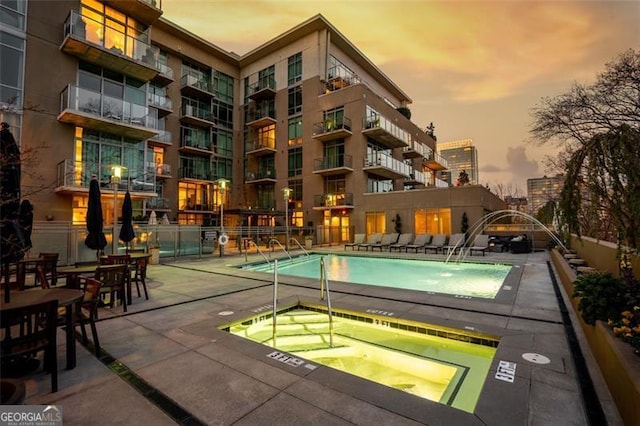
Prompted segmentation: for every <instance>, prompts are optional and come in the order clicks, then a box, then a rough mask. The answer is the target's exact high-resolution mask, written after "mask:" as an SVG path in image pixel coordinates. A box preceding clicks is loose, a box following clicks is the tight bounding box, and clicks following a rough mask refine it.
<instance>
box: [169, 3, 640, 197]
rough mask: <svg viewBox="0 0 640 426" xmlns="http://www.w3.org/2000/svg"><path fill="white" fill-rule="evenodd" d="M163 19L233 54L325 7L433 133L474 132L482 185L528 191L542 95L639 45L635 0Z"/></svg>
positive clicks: (219, 7)
mask: <svg viewBox="0 0 640 426" xmlns="http://www.w3.org/2000/svg"><path fill="white" fill-rule="evenodd" d="M162 9H163V10H164V14H163V16H164V17H165V18H167V19H169V20H170V21H173V22H175V23H176V24H178V25H180V26H182V27H184V28H186V29H187V30H189V31H191V32H192V33H195V34H196V35H198V36H200V37H202V38H204V39H205V40H207V41H209V42H211V43H213V44H215V45H217V46H218V47H220V48H222V49H224V50H227V51H233V52H236V53H238V54H240V55H242V54H244V53H247V52H249V51H250V50H253V49H254V48H256V47H258V46H260V45H261V44H263V43H265V42H267V41H269V40H271V39H272V38H274V37H276V36H278V35H280V34H282V33H283V32H285V31H288V30H289V29H291V28H292V27H294V26H296V25H298V24H300V23H302V22H303V21H305V20H307V19H309V18H311V17H312V16H314V15H316V14H318V13H321V14H322V15H323V16H324V17H325V18H326V19H327V20H328V21H329V22H331V23H332V24H333V26H335V27H336V28H337V29H338V31H340V32H341V33H342V34H343V35H344V36H345V37H346V38H347V39H349V40H350V41H351V42H352V43H353V44H354V45H355V46H356V47H357V48H358V49H359V50H360V51H361V52H362V53H364V55H366V56H367V57H368V58H369V59H370V60H371V61H373V62H374V63H375V64H376V65H377V66H378V67H379V68H380V69H381V70H382V71H383V72H384V73H385V74H386V75H387V76H388V77H389V78H391V79H392V80H393V81H394V82H396V83H397V84H398V85H399V86H400V88H402V89H403V90H404V92H405V93H407V94H408V95H409V97H410V98H411V99H412V100H413V103H412V104H411V105H410V106H409V107H410V109H411V111H412V118H411V120H412V121H413V122H414V123H416V124H417V125H418V126H419V127H421V128H425V127H427V126H428V125H429V123H431V122H433V124H434V126H435V134H436V136H437V138H438V141H441V142H445V141H451V140H459V139H467V138H471V139H473V143H474V145H475V146H476V147H477V149H478V163H479V169H480V171H479V177H480V183H482V184H489V185H490V186H491V187H494V186H495V185H496V184H502V185H505V186H509V187H511V188H512V190H515V189H516V188H517V189H520V194H519V195H525V194H526V179H527V178H530V177H540V176H542V175H544V174H545V173H547V172H548V170H546V167H545V161H544V160H545V157H546V156H547V155H552V156H553V155H554V154H555V153H556V152H557V147H554V146H553V145H545V146H542V147H540V146H538V145H536V144H535V143H533V142H534V141H532V140H531V136H530V135H529V128H530V127H531V110H532V108H533V107H535V106H539V105H540V100H541V99H542V98H544V97H553V96H556V95H560V94H562V93H565V92H567V91H568V90H569V89H570V87H571V84H572V83H573V82H578V83H582V84H590V83H592V82H593V80H594V78H595V77H596V75H597V74H598V73H600V72H602V71H604V66H605V64H606V63H607V62H610V61H612V60H613V59H615V58H616V57H617V56H618V55H619V54H620V53H622V52H623V51H625V50H627V49H630V48H633V49H636V50H637V49H639V48H640V24H639V22H640V19H639V18H640V1H569V0H566V1H563V0H556V1H551V2H547V1H519V0H511V1H491V2H489V1H482V0H473V1H451V0H450V1H428V0H415V1H407V0H368V1H355V0H353V1H335V0H324V1H321V2H320V1H305V0H295V1H293V0H291V1H284V0H262V1H248V0H240V1H238V0H235V1H226V0H224V1H223V0H162Z"/></svg>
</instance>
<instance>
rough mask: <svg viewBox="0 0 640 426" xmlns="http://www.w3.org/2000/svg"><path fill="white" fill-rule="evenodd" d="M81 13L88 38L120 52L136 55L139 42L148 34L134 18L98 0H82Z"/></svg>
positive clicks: (131, 55) (144, 39)
mask: <svg viewBox="0 0 640 426" xmlns="http://www.w3.org/2000/svg"><path fill="white" fill-rule="evenodd" d="M80 13H81V14H82V16H83V18H85V19H83V21H84V22H85V25H86V39H87V40H88V41H90V42H92V43H95V44H98V45H100V46H103V47H105V48H106V49H111V50H113V51H114V52H117V53H119V54H126V55H127V56H129V57H134V53H136V52H135V51H134V50H135V49H136V48H138V47H139V46H138V43H139V42H146V41H147V40H148V34H147V33H145V32H144V31H143V29H144V28H143V27H142V25H141V24H140V23H138V22H137V21H136V20H134V19H133V18H131V17H129V16H127V15H125V14H123V13H122V12H119V11H117V10H115V9H113V8H111V7H109V6H106V5H103V4H102V3H100V2H98V1H96V0H82V1H81V8H80Z"/></svg>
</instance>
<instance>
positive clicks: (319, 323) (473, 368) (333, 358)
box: [221, 305, 498, 412]
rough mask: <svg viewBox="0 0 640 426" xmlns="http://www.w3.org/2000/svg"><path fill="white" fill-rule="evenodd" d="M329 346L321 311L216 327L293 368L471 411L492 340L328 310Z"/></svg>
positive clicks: (298, 309) (299, 310) (296, 310)
mask: <svg viewBox="0 0 640 426" xmlns="http://www.w3.org/2000/svg"><path fill="white" fill-rule="evenodd" d="M333 314H334V316H333V318H334V319H333V346H331V345H330V342H331V340H332V339H331V338H330V336H329V322H328V315H327V313H326V310H324V309H323V308H322V307H318V306H305V305H296V306H294V307H290V308H287V309H285V310H284V311H280V312H279V313H278V316H277V321H276V323H277V327H276V328H277V331H276V339H275V345H274V340H273V330H272V325H273V322H272V316H271V315H268V314H267V315H261V316H256V317H252V318H248V319H244V320H242V321H239V322H235V323H233V324H230V325H225V326H222V327H221V328H222V329H224V330H225V331H228V332H230V333H232V334H234V335H237V336H241V337H243V338H246V339H250V340H252V341H254V342H258V343H262V344H264V345H267V346H270V347H273V348H274V349H278V350H279V351H286V352H287V354H290V355H286V354H282V353H280V352H277V351H276V352H273V353H271V354H269V357H271V358H274V359H277V360H281V361H282V360H285V361H286V363H288V364H289V365H295V366H300V365H301V364H300V363H297V361H300V362H302V360H300V359H298V358H297V357H299V358H302V359H304V360H309V361H312V362H315V363H317V364H321V365H325V366H327V367H331V368H334V369H337V370H340V371H343V372H346V373H349V374H352V375H355V376H358V377H362V378H365V379H368V380H371V381H374V382H376V383H380V384H383V385H385V386H388V387H392V388H395V389H398V390H401V391H403V392H407V393H410V394H412V395H415V396H418V397H421V398H426V399H429V400H431V401H435V402H438V403H441V404H445V405H449V406H452V407H454V408H458V409H461V410H464V411H467V412H473V410H474V408H475V405H476V403H477V400H478V397H479V395H480V392H481V390H482V386H483V384H484V381H485V379H486V376H487V373H488V371H489V367H490V365H491V362H492V359H493V357H494V355H495V352H496V350H497V349H496V348H497V345H498V340H497V338H496V337H495V336H485V335H478V334H476V335H473V334H472V333H468V332H466V331H462V330H454V329H448V328H443V327H437V326H433V325H429V324H423V323H416V322H410V321H403V320H400V319H398V318H393V319H390V318H376V317H372V316H367V315H364V314H363V313H356V312H349V311H339V310H338V311H336V310H334V312H333Z"/></svg>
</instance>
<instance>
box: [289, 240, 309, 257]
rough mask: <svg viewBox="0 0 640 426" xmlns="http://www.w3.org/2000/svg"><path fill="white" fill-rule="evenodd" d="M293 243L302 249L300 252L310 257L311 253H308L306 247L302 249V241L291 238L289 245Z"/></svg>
mask: <svg viewBox="0 0 640 426" xmlns="http://www.w3.org/2000/svg"><path fill="white" fill-rule="evenodd" d="M292 241H295V243H296V244H297V246H298V247H300V250H302V251H303V252H304V254H306V255H307V256H310V254H309V252H308V251H306V250H305V249H304V247H302V244H300V241H298V240H297V239H296V238H294V237H291V238H289V243H291V242H292Z"/></svg>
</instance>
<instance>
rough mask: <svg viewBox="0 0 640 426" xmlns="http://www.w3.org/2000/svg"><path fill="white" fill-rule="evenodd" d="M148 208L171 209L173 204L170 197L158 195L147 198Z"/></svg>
mask: <svg viewBox="0 0 640 426" xmlns="http://www.w3.org/2000/svg"><path fill="white" fill-rule="evenodd" d="M147 210H160V211H168V210H171V204H170V201H169V199H168V198H162V197H156V198H149V199H148V200H147Z"/></svg>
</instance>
